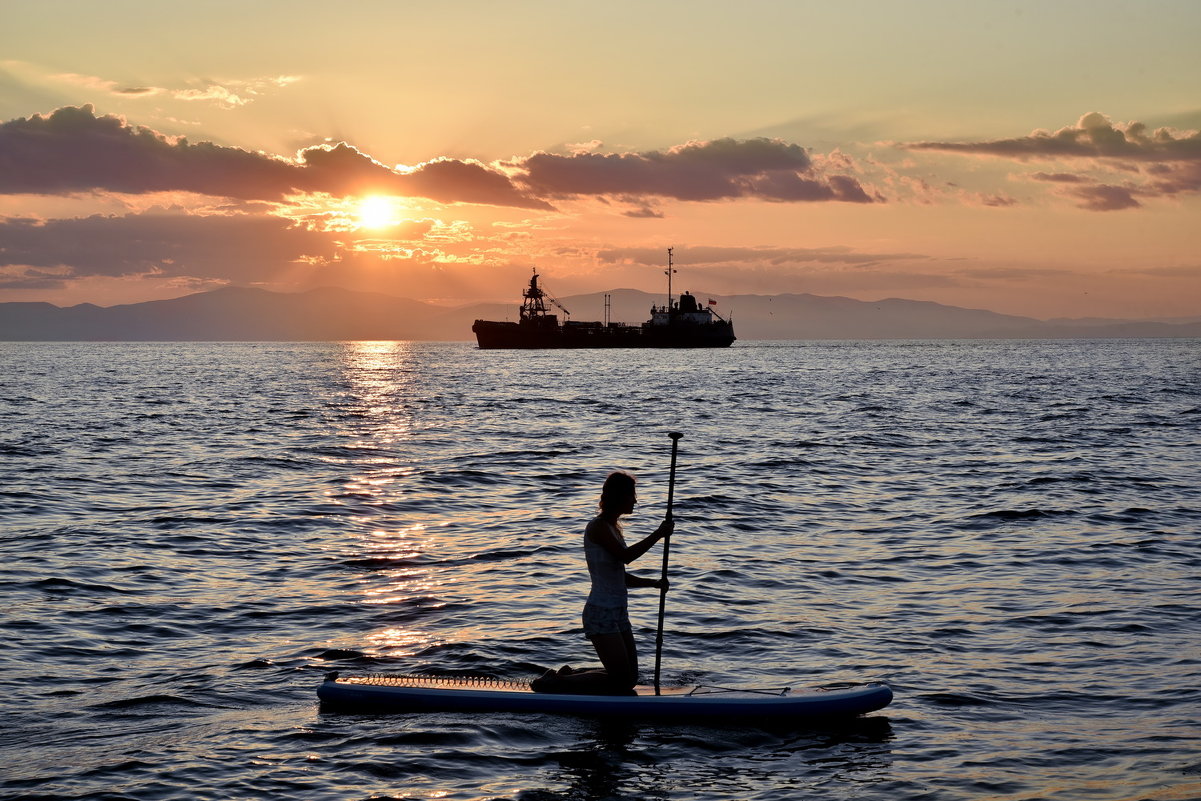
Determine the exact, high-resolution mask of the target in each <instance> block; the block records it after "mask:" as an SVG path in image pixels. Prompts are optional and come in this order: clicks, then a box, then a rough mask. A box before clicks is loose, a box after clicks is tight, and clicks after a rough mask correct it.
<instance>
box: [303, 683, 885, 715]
mask: <svg viewBox="0 0 1201 801" xmlns="http://www.w3.org/2000/svg"><path fill="white" fill-rule="evenodd" d="M635 690H636V692H635V693H634V694H631V695H568V694H566V693H543V692H534V691H533V690H531V689H530V686H529V685H528V684H525V683H520V682H510V681H495V680H492V679H471V678H462V677H455V676H388V675H381V674H375V675H366V676H343V677H340V676H338V674H337V673H330V674H328V675H327V676H326V677H325V682H324V683H323V684H322V685H321V686H320V687H318V688H317V697H318V698H320V699H321V702H322V703H323V704H324V705H326V706H329V707H338V708H348V709H354V710H356V711H361V712H409V711H423V710H424V711H430V710H441V711H472V712H502V711H504V712H561V713H566V714H577V715H616V716H623V717H669V718H674V717H680V718H698V717H707V716H721V717H745V718H756V719H760V720H762V721H764V722H768V721H771V722H777V723H778V722H781V721H788V720H803V719H809V720H813V719H820V718H838V717H849V716H853V715H860V714H863V713H864V712H872V711H874V710H877V709H882V708H883V707H886V706H888V704H889V702H890V701H892V689H891V688H889V686H888V685H887V684H880V683H871V684H839V685H832V686H828V687H814V688H807V689H800V690H793V689H789V688H786V687H778V688H772V689H765V690H755V689H736V688H725V687H707V686H704V685H701V686H698V687H663V688H661V690H660V692H661V693H662V694H661V695H655V689H654V688H653V687H641V686H640V687H637V688H635Z"/></svg>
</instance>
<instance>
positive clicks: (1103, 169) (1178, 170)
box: [903, 112, 1201, 211]
mask: <svg viewBox="0 0 1201 801" xmlns="http://www.w3.org/2000/svg"><path fill="white" fill-rule="evenodd" d="M903 147H905V148H908V149H910V150H938V151H945V152H951V153H964V154H975V155H986V156H997V157H1003V158H1012V159H1016V160H1018V161H1031V160H1036V159H1037V160H1046V159H1071V160H1074V163H1075V164H1080V162H1082V161H1085V162H1091V163H1088V164H1087V165H1086V167H1085V168H1084V171H1085V172H1089V173H1093V174H1092V175H1088V174H1081V172H1079V171H1077V172H1035V173H1032V174H1031V175H1030V176H1029V177H1030V178H1031V179H1032V180H1035V181H1042V182H1046V183H1053V184H1062V185H1063V187H1062V189H1060V190H1058V191H1057V194H1059V195H1061V196H1063V197H1069V198H1072V199H1074V200H1076V201H1077V205H1078V206H1079V207H1080V208H1082V209H1087V210H1089V211H1121V210H1125V209H1137V208H1140V207H1141V206H1142V203H1141V202H1140V200H1139V199H1140V198H1154V197H1168V196H1173V195H1178V194H1191V193H1195V192H1199V191H1201V132H1199V131H1183V132H1181V131H1176V130H1174V129H1171V128H1159V129H1157V130H1155V131H1149V130H1148V128H1147V126H1146V125H1144V124H1143V123H1141V122H1132V123H1129V124H1127V125H1114V124H1113V123H1111V122H1110V121H1109V119H1108V118H1107V117H1106V116H1105V115H1103V114H1098V113H1096V112H1092V113H1089V114H1085V115H1084V116H1083V117H1081V118H1080V119H1079V121H1077V123H1076V124H1075V125H1072V126H1068V127H1066V128H1061V129H1060V130H1058V131H1056V132H1054V133H1050V132H1046V131H1035V132H1034V133H1032V134H1030V135H1029V136H1024V137H1020V138H1017V139H998V140H993V141H988V142H913V143H909V144H907V145H903ZM1115 172H1117V173H1121V174H1122V178H1121V183H1122V185H1121V186H1117V185H1114V184H1113V183H1112V181H1113V174H1114V173H1115ZM1004 205H1008V204H1004Z"/></svg>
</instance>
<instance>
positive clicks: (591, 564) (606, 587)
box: [584, 517, 628, 608]
mask: <svg viewBox="0 0 1201 801" xmlns="http://www.w3.org/2000/svg"><path fill="white" fill-rule="evenodd" d="M597 520H598V521H599V522H600V523H601V525H605V526H609V529H610V530H611V531H612V532H613V534H614V535H615V536H616V537H617V539H619V540H621V544H622V545H625V542H626V541H625V538H624V537H622V536H621V531H619V530H618V529H617V528H616V527H615V526H611V525H609V523H608V522H606V521H605V520H602V519H601V518H599V517H598V518H597ZM584 558H585V559H587V560H588V575H589V576H591V577H592V590H591V591H590V592H589V593H588V603H590V604H596V605H597V606H607V607H610V608H613V607H619V606H625V605H626V604H627V603H628V594H627V592H626V566H625V565H624V564H622V562H621V560H620V559H618V558H617V557H616V556H614V555H613V554H611V553H609V551H608V550H606V549H605V546H603V545H601V544H600V543H599V542H593V541H592V540H590V539H588V534H587V533H585V534H584Z"/></svg>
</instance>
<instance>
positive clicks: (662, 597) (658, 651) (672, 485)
mask: <svg viewBox="0 0 1201 801" xmlns="http://www.w3.org/2000/svg"><path fill="white" fill-rule="evenodd" d="M667 436H669V437H671V472H670V473H669V474H668V478H667V515H666V519H667V520H671V519H672V517H671V505H672V502H673V501H674V500H675V494H676V451H677V449H678V448H679V445H680V437H682V436H684V435H683V434H679V433H676V432H675V431H672V432H671V433H670V434H668V435H667ZM670 554H671V535H670V534H668V535H667V536H666V537H664V538H663V573H662V580H663V581H664V582H666V581H667V560H668V557H669V555H670ZM666 610H667V587H666V586H663V587H660V588H659V630H658V632H657V633H656V634H655V695H658V694H659V668H660V667H661V666H662V663H663V613H664V612H665V611H666Z"/></svg>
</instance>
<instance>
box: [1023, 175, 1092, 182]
mask: <svg viewBox="0 0 1201 801" xmlns="http://www.w3.org/2000/svg"><path fill="white" fill-rule="evenodd" d="M1030 177H1031V178H1033V179H1034V180H1036V181H1047V182H1050V183H1056V184H1091V183H1093V179H1092V178H1087V177H1085V176H1083V175H1074V174H1072V173H1070V172H1056V173H1046V172H1036V173H1034V175H1032V176H1030Z"/></svg>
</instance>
